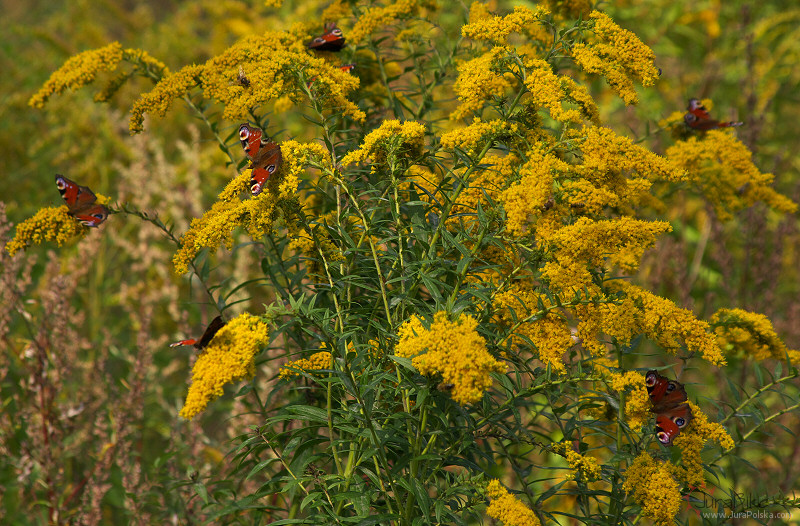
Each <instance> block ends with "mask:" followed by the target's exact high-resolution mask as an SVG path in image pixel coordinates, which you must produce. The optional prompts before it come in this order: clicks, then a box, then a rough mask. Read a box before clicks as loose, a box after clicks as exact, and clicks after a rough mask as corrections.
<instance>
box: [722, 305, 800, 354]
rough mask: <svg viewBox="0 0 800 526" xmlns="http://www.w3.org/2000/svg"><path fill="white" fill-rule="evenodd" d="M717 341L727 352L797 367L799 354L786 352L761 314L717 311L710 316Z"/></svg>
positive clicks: (767, 320) (738, 310)
mask: <svg viewBox="0 0 800 526" xmlns="http://www.w3.org/2000/svg"><path fill="white" fill-rule="evenodd" d="M710 323H711V326H712V327H714V331H715V332H716V334H717V340H718V341H719V345H720V347H721V348H722V349H724V350H725V351H726V352H727V353H733V352H735V351H741V352H743V353H744V354H746V355H749V356H752V357H753V358H755V359H756V360H765V359H767V358H774V359H776V360H785V359H786V357H787V356H788V357H789V361H791V362H792V363H793V364H795V365H798V364H800V351H797V350H794V349H789V348H787V347H786V344H785V343H783V341H782V340H781V339H780V338H779V337H778V335H777V333H776V332H775V329H774V327H773V326H772V322H770V321H769V319H768V318H767V317H766V316H764V315H763V314H757V313H754V312H747V311H746V310H743V309H720V310H718V311H717V312H716V313H714V315H713V316H712V317H711V322H710Z"/></svg>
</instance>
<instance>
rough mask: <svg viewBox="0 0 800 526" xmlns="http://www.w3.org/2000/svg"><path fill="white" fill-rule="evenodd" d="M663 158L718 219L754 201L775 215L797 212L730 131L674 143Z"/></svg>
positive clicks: (713, 132) (771, 176) (716, 132)
mask: <svg viewBox="0 0 800 526" xmlns="http://www.w3.org/2000/svg"><path fill="white" fill-rule="evenodd" d="M666 156H667V158H668V159H669V160H670V161H671V162H672V163H674V164H675V165H676V166H679V167H681V168H682V169H684V170H686V171H687V172H688V173H689V176H690V180H691V182H692V183H694V184H695V185H697V186H698V187H699V188H700V191H701V192H702V193H703V194H704V195H706V196H708V197H709V202H711V203H712V204H713V205H714V210H715V211H716V213H717V215H718V216H719V217H720V219H721V220H726V219H729V218H730V217H731V216H732V213H734V212H737V211H739V210H743V209H745V208H748V207H750V206H752V205H753V204H755V203H756V202H757V201H763V202H764V203H765V204H766V205H767V206H769V207H770V208H773V209H775V210H777V211H779V212H784V213H790V214H791V213H794V212H795V211H797V204H796V203H794V202H793V201H792V200H790V199H789V198H788V197H785V196H783V195H781V194H779V193H778V192H776V191H775V190H774V189H773V188H772V183H773V180H774V179H775V176H774V175H773V174H770V173H761V171H760V170H759V169H758V168H757V167H756V165H755V164H753V161H752V157H753V153H752V152H751V151H750V150H749V149H748V148H747V147H746V146H745V145H744V144H742V142H741V141H739V140H738V139H737V138H736V136H734V135H733V134H732V133H731V132H730V131H727V130H711V131H709V132H707V133H706V134H705V136H704V137H691V138H689V139H688V140H686V141H678V142H677V143H675V144H674V145H672V146H670V147H669V148H667V151H666Z"/></svg>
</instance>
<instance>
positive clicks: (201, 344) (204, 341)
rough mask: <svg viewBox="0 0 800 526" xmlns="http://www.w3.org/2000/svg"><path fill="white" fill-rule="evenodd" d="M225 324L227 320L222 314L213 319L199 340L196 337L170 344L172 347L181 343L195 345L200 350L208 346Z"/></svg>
mask: <svg viewBox="0 0 800 526" xmlns="http://www.w3.org/2000/svg"><path fill="white" fill-rule="evenodd" d="M224 326H225V321H224V320H223V319H222V316H217V317H216V318H214V319H213V320H211V323H210V324H209V325H208V327H207V328H206V330H205V332H203V335H202V336H201V337H200V339H199V340H198V339H194V338H192V339H190V340H181V341H179V342H175V343H173V344H170V347H178V346H179V345H194V346H195V347H196V348H197V349H198V350H203V349H205V348H206V346H208V344H209V343H211V340H213V339H214V336H216V334H217V333H218V332H219V330H220V329H221V328H223V327H224Z"/></svg>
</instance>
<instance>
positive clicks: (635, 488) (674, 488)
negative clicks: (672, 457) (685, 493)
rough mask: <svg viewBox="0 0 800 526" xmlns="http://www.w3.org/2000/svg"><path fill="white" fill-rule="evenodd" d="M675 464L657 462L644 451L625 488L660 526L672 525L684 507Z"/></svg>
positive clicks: (627, 479)
mask: <svg viewBox="0 0 800 526" xmlns="http://www.w3.org/2000/svg"><path fill="white" fill-rule="evenodd" d="M676 471H677V468H676V467H675V466H674V465H673V464H672V463H671V462H657V461H656V460H654V459H653V457H651V456H650V455H649V454H648V453H647V452H642V453H641V454H640V455H639V456H638V457H636V459H635V460H634V461H633V463H632V464H631V465H630V467H628V470H627V471H626V472H625V482H624V484H623V485H622V487H623V489H625V491H626V492H628V493H629V494H632V495H633V499H634V500H635V501H636V502H637V503H638V504H639V505H640V506H641V507H642V515H644V516H645V517H648V518H650V519H652V520H653V522H654V523H655V524H657V525H660V526H661V525H663V526H666V525H671V524H672V523H673V520H674V518H675V515H677V513H678V511H679V510H680V507H681V502H682V498H681V492H680V488H679V487H678V482H677V481H676V480H675V477H674V475H675V473H676Z"/></svg>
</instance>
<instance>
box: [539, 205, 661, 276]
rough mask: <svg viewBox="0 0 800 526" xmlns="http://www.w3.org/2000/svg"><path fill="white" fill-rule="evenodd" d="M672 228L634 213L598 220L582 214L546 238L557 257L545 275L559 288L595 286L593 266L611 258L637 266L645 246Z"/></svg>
mask: <svg viewBox="0 0 800 526" xmlns="http://www.w3.org/2000/svg"><path fill="white" fill-rule="evenodd" d="M670 228H671V227H670V226H669V223H667V222H665V221H652V222H650V221H642V220H638V219H633V218H630V217H620V218H615V219H610V220H602V221H594V220H592V219H589V218H588V217H580V218H578V219H577V220H576V221H575V223H573V224H572V225H568V226H565V227H563V228H560V229H559V230H557V231H556V232H555V233H553V234H552V235H551V236H550V237H549V238H548V239H547V240H546V242H547V243H548V245H549V246H550V248H551V250H552V251H553V260H552V261H549V262H548V263H546V264H545V265H544V266H543V268H542V276H543V277H545V278H546V279H548V280H549V281H550V283H551V285H552V286H553V287H554V288H556V289H558V290H564V291H569V290H572V289H582V288H583V287H584V286H591V284H592V275H591V273H590V272H589V269H590V268H602V267H604V266H605V265H606V259H608V261H609V262H610V263H612V264H613V263H616V264H617V265H619V266H620V267H621V268H623V269H625V270H631V269H634V268H635V267H636V266H638V263H639V259H640V258H641V256H642V254H643V253H644V251H645V249H646V248H648V247H649V246H651V245H652V244H653V243H655V240H656V238H657V237H658V236H660V235H661V234H663V233H664V232H669V231H670Z"/></svg>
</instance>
